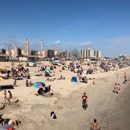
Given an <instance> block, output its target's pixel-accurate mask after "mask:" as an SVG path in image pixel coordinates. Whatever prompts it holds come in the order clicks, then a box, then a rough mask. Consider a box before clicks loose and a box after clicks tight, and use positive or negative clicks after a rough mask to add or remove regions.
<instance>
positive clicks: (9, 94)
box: [7, 91, 12, 105]
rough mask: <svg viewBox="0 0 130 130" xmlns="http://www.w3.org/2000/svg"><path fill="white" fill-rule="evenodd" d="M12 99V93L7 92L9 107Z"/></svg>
mask: <svg viewBox="0 0 130 130" xmlns="http://www.w3.org/2000/svg"><path fill="white" fill-rule="evenodd" d="M11 98H12V93H11V92H10V91H8V97H7V100H8V102H9V105H10V104H11V102H10V99H11Z"/></svg>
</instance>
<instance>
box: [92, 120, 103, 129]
mask: <svg viewBox="0 0 130 130" xmlns="http://www.w3.org/2000/svg"><path fill="white" fill-rule="evenodd" d="M101 123H102V122H97V120H96V119H94V121H93V122H92V121H90V124H91V125H92V127H90V130H100V129H101V128H98V125H100V124H101Z"/></svg>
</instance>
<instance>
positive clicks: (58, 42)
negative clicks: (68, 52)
mask: <svg viewBox="0 0 130 130" xmlns="http://www.w3.org/2000/svg"><path fill="white" fill-rule="evenodd" d="M53 44H55V45H59V44H61V42H60V40H57V41H56V42H54V43H53Z"/></svg>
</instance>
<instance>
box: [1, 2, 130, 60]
mask: <svg viewBox="0 0 130 130" xmlns="http://www.w3.org/2000/svg"><path fill="white" fill-rule="evenodd" d="M129 5H130V0H0V48H5V49H7V47H8V45H9V44H10V43H13V44H14V45H15V46H16V47H19V48H21V49H23V47H24V40H25V39H28V40H29V48H30V49H33V50H40V49H41V46H40V43H41V40H42V39H43V49H59V50H60V51H65V50H68V51H70V50H73V49H75V48H76V49H78V50H81V49H87V48H91V49H93V50H101V51H102V55H103V56H110V57H117V56H118V55H119V54H123V55H130V51H129V48H130V7H129Z"/></svg>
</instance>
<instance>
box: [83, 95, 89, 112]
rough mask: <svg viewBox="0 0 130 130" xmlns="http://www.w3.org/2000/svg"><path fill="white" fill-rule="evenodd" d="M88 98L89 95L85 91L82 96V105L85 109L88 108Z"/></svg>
mask: <svg viewBox="0 0 130 130" xmlns="http://www.w3.org/2000/svg"><path fill="white" fill-rule="evenodd" d="M87 99H88V97H87V96H86V93H84V94H83V96H82V107H83V108H84V110H86V108H87V103H86V102H87Z"/></svg>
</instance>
